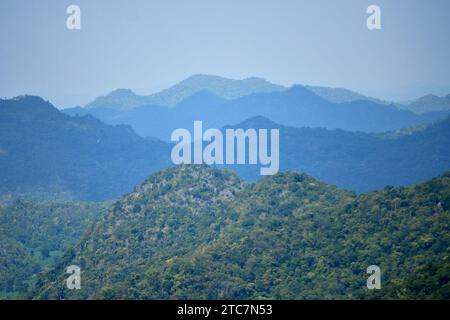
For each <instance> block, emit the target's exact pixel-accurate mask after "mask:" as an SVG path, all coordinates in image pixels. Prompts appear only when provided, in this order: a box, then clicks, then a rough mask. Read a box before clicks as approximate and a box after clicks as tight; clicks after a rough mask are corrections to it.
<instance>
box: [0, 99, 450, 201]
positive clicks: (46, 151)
mask: <svg viewBox="0 0 450 320" xmlns="http://www.w3.org/2000/svg"><path fill="white" fill-rule="evenodd" d="M203 95H207V96H208V97H209V98H211V99H216V100H217V97H215V96H212V95H211V94H209V93H206V92H203V93H199V94H197V95H196V96H200V98H201V99H200V100H202V101H204V100H205V99H204V98H205V97H204V96H203ZM201 106H202V105H201V104H197V103H196V102H195V96H194V97H191V99H189V100H188V101H185V102H184V104H183V106H182V107H183V108H185V109H186V110H187V111H186V114H187V115H188V114H189V112H188V110H190V109H191V108H195V107H196V108H200V107H201ZM161 108H163V107H161ZM180 108H181V107H180ZM205 108H208V107H207V106H205ZM175 109H176V108H174V109H173V110H175ZM136 110H139V108H137V109H136ZM164 110H169V109H168V108H164ZM178 120H180V121H181V119H178ZM178 120H177V121H178ZM191 120H193V119H191ZM183 121H184V120H183ZM144 122H145V121H144ZM210 124H211V123H210ZM156 125H159V127H160V128H161V127H165V126H167V122H164V121H161V122H158V123H155V126H156ZM226 127H230V126H224V128H226ZM231 127H234V128H245V129H247V128H256V129H258V128H278V129H279V130H280V139H281V140H280V169H281V170H282V171H286V170H296V171H302V172H306V173H308V174H310V175H312V176H313V177H315V178H317V179H320V180H322V181H325V182H327V183H331V184H334V185H337V186H339V187H341V188H346V189H348V190H353V191H357V192H365V191H370V190H377V189H380V188H383V187H384V186H385V185H394V186H405V185H409V184H411V183H417V182H420V181H424V180H426V179H430V178H432V177H435V176H438V175H440V174H442V172H444V171H446V170H448V169H449V168H450V153H449V152H450V151H449V148H448V141H449V140H450V119H449V118H447V119H445V120H441V121H438V122H436V123H435V124H433V125H424V126H422V127H417V128H411V129H409V130H406V129H402V130H399V131H395V132H387V133H386V132H385V133H382V134H368V133H363V132H349V131H343V130H340V129H336V130H328V129H323V128H307V127H303V128H296V127H291V126H283V125H280V124H277V123H275V122H273V121H271V120H268V119H267V118H264V117H261V116H258V117H253V118H250V119H246V120H245V121H243V122H241V123H239V124H238V125H235V126H231ZM187 128H188V129H192V123H190V124H189V125H188V126H187ZM171 147H172V145H171V144H169V143H166V142H163V141H159V140H157V139H155V138H142V137H140V136H139V135H137V134H135V133H134V131H133V129H132V128H131V127H129V126H125V125H117V126H111V125H106V124H104V123H102V122H101V121H100V120H98V119H96V118H94V117H93V116H91V115H85V116H73V117H71V116H68V115H65V114H63V113H62V112H60V111H58V110H57V109H56V108H54V107H53V106H52V105H51V104H49V103H48V102H46V101H44V100H42V99H41V98H38V97H31V96H24V97H19V98H16V99H12V100H2V101H0V169H1V170H0V181H2V183H1V185H0V199H2V200H3V201H7V200H8V199H10V200H12V199H15V198H17V197H18V196H31V197H33V198H34V199H36V200H55V199H60V200H63V199H79V200H94V201H102V200H107V199H114V198H116V197H118V196H120V195H122V194H124V193H126V192H130V191H132V189H133V187H134V186H135V185H137V184H139V183H141V182H142V181H143V180H144V179H145V178H146V177H147V176H148V175H149V174H151V173H152V172H155V171H157V170H160V169H163V168H166V167H167V166H170V165H171V160H170V152H171ZM228 168H229V169H232V170H234V171H236V172H238V173H239V175H240V176H241V177H243V178H245V179H247V180H250V181H256V180H258V179H259V178H260V175H259V168H258V167H257V166H249V165H247V166H229V167H228Z"/></svg>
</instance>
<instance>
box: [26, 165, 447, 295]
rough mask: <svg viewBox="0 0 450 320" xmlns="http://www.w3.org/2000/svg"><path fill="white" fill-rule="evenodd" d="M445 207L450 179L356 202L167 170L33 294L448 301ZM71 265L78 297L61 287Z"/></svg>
mask: <svg viewBox="0 0 450 320" xmlns="http://www.w3.org/2000/svg"><path fill="white" fill-rule="evenodd" d="M449 211H450V173H447V174H445V175H443V176H441V177H439V178H435V179H432V180H430V181H428V182H425V183H422V184H418V185H414V186H411V187H408V188H394V187H386V188H385V189H383V190H382V191H378V192H371V193H367V194H362V195H359V196H356V195H354V194H352V193H349V192H347V191H344V190H341V189H338V188H336V187H334V186H331V185H328V184H325V183H322V182H319V181H317V180H315V179H313V178H311V177H309V176H307V175H305V174H299V173H292V172H287V173H279V174H277V175H275V176H270V177H266V178H264V179H263V180H261V181H259V182H257V183H255V184H247V183H245V182H243V181H241V180H240V179H239V178H238V177H237V176H236V175H234V174H231V173H228V172H226V171H218V170H215V169H211V168H208V167H205V166H179V167H174V168H169V169H167V170H164V171H162V172H159V173H157V174H155V175H153V176H151V177H150V178H149V179H148V180H147V181H146V182H144V183H143V184H142V185H141V186H139V187H137V188H136V189H135V190H134V192H132V193H130V194H129V195H127V196H124V197H123V198H121V199H120V200H118V201H117V202H115V203H114V204H113V205H112V206H111V208H110V209H109V211H108V213H107V214H105V215H104V216H103V218H101V219H100V220H98V221H97V222H96V223H95V224H94V226H93V227H92V228H90V229H89V230H88V232H86V233H85V235H84V236H83V238H82V239H81V241H80V242H79V243H78V244H77V245H76V246H74V247H73V248H71V249H69V250H67V251H66V253H65V255H64V257H63V258H62V260H60V262H59V263H58V265H57V266H56V267H55V268H54V269H52V270H51V271H50V272H46V273H43V274H42V275H41V276H40V277H39V279H38V281H37V282H36V286H35V287H34V288H33V289H32V290H31V291H30V292H29V293H28V297H29V298H34V299H80V298H90V299H92V298H95V299H121V298H131V299H263V298H275V299H317V298H318V299H329V298H343V299H352V298H357V299H367V298H412V299H414V298H449V297H450V296H449V295H448V293H449V292H448V290H447V289H448V286H449V283H448V281H449V276H450V275H449V274H448V270H449V268H448V264H449V261H448V256H449V251H448V250H449V245H450V236H449V234H448V230H449V227H450V216H449ZM71 264H75V265H78V266H80V268H81V270H82V279H83V280H82V281H83V282H82V283H83V285H82V288H81V289H80V290H75V291H70V290H67V289H66V288H65V282H64V280H65V278H66V276H67V275H66V274H65V272H64V271H65V268H66V267H67V266H68V265H71ZM374 264H375V265H378V266H380V268H381V270H382V279H383V280H382V290H379V291H376V292H373V291H368V290H367V288H366V280H367V277H368V275H367V274H366V268H367V267H368V266H370V265H374ZM424 277H425V279H424ZM446 288H447V289H446Z"/></svg>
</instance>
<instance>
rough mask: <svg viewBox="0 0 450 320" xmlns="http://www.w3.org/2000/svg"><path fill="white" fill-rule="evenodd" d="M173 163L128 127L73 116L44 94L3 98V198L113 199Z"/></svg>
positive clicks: (162, 148)
mask: <svg viewBox="0 0 450 320" xmlns="http://www.w3.org/2000/svg"><path fill="white" fill-rule="evenodd" d="M169 162H170V146H169V145H168V144H166V143H164V142H161V141H158V140H156V139H153V140H150V139H144V138H141V137H139V136H138V135H137V134H135V133H134V131H133V130H132V129H131V128H130V127H128V126H123V125H119V126H109V125H105V124H104V123H102V122H101V121H100V120H98V119H96V118H94V117H92V116H83V117H70V116H67V115H65V114H63V113H61V112H60V111H59V110H57V109H56V108H54V107H53V106H52V105H51V104H50V103H48V102H46V101H44V100H43V99H41V98H39V97H33V96H22V97H17V98H14V99H10V100H0V199H1V197H3V198H5V199H8V196H12V197H14V196H15V195H23V194H27V195H30V194H32V195H33V196H35V197H37V198H40V199H51V200H55V199H83V200H105V199H112V198H115V197H117V196H119V195H122V194H123V193H125V192H129V191H131V190H132V188H133V187H134V186H135V185H137V184H138V183H141V182H142V181H143V180H144V179H145V178H146V177H148V175H149V174H150V173H152V172H154V171H156V170H159V169H162V168H163V167H165V166H166V165H167V164H169Z"/></svg>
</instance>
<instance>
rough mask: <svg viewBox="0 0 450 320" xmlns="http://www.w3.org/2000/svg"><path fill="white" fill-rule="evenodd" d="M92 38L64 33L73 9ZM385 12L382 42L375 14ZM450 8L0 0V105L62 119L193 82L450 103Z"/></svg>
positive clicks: (317, 0) (353, 1)
mask: <svg viewBox="0 0 450 320" xmlns="http://www.w3.org/2000/svg"><path fill="white" fill-rule="evenodd" d="M70 4H77V5H79V6H80V7H81V10H82V30H80V31H69V30H67V29H66V26H65V21H66V18H67V14H66V12H65V11H66V8H67V6H68V5H70ZM370 4H378V5H379V6H380V7H381V10H382V27H383V29H382V30H380V31H369V30H368V29H367V28H366V18H367V14H366V8H367V6H368V5H370ZM449 15H450V1H448V0H423V1H419V0H417V1H414V0H395V1H392V0H372V1H366V0H339V1H330V0H310V1H300V0H296V1H282V0H278V1H275V0H274V1H264V0H252V1H249V0H226V1H225V0H223V1H219V0H202V1H197V0H189V1H168V0H164V1H156V0H145V1H144V0H142V1H140V0H127V1H122V0H110V1H100V0H78V1H76V0H71V1H65V0H53V1H52V0H40V1H25V0H0V43H1V45H0V97H12V96H15V95H19V94H25V93H27V94H37V95H40V96H43V97H44V98H46V99H49V100H50V101H51V102H53V103H55V104H56V105H57V106H59V107H66V106H73V105H79V104H81V105H83V104H85V103H86V102H88V101H89V100H90V99H93V98H94V97H96V96H98V95H103V94H106V93H107V92H109V91H111V90H113V89H116V88H131V89H132V90H134V91H136V92H138V93H141V94H148V93H152V92H155V91H157V90H160V89H163V88H165V87H167V86H169V85H172V84H174V83H176V82H178V81H180V80H182V79H184V78H186V77H188V76H189V75H191V74H195V73H206V74H216V75H221V76H224V77H230V78H236V79H239V78H245V77H249V76H258V77H263V78H265V79H267V80H269V81H272V82H274V83H279V84H283V85H291V84H294V83H301V84H311V85H324V86H334V87H346V88H350V89H354V90H357V91H360V92H363V93H366V94H371V95H374V96H377V97H381V98H385V99H396V100H403V99H409V98H414V97H416V96H420V95H422V94H424V93H427V92H434V93H438V94H443V93H450V59H449V57H450V41H449V39H450V19H449V18H448V17H449Z"/></svg>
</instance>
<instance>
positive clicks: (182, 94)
mask: <svg viewBox="0 0 450 320" xmlns="http://www.w3.org/2000/svg"><path fill="white" fill-rule="evenodd" d="M284 89H285V88H284V87H282V86H279V85H276V84H273V83H270V82H268V81H266V80H264V79H261V78H256V77H252V78H246V79H243V80H232V79H227V78H223V77H219V76H214V75H204V74H196V75H193V76H190V77H189V78H187V79H185V80H183V81H181V82H179V83H177V84H175V85H174V86H172V87H170V88H167V89H165V90H163V91H161V92H157V93H154V94H151V95H137V94H135V93H134V92H133V91H131V90H130V89H118V90H115V91H113V92H111V93H109V94H108V95H106V96H102V97H98V98H97V99H95V100H94V101H92V102H90V103H89V104H88V105H87V106H86V108H88V109H92V108H103V107H108V108H115V109H119V110H130V109H133V108H137V107H141V106H144V105H156V106H165V107H173V106H175V105H177V104H178V103H180V102H181V101H183V100H185V99H186V98H188V97H190V96H191V95H193V94H194V93H196V92H199V91H203V90H207V91H210V92H212V93H214V94H215V95H217V96H219V97H221V98H223V99H236V98H239V97H243V96H246V95H249V94H252V93H256V92H274V91H281V90H284Z"/></svg>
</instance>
